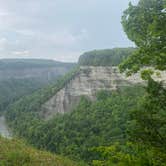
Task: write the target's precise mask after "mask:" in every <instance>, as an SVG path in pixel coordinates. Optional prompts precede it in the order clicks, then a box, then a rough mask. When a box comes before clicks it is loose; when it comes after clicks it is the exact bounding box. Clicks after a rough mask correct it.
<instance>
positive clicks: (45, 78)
mask: <svg viewBox="0 0 166 166" xmlns="http://www.w3.org/2000/svg"><path fill="white" fill-rule="evenodd" d="M74 66H75V64H73V63H62V62H56V61H53V60H38V59H1V60H0V112H3V111H5V109H6V108H7V107H8V105H9V104H11V103H13V102H14V101H16V100H17V99H19V98H20V97H23V96H25V95H28V94H31V93H32V92H34V91H35V90H37V89H40V88H42V87H44V86H47V85H49V84H52V83H54V82H55V81H56V80H57V79H58V78H59V77H60V76H63V75H64V74H65V73H66V72H68V70H71V69H72V68H73V67H74Z"/></svg>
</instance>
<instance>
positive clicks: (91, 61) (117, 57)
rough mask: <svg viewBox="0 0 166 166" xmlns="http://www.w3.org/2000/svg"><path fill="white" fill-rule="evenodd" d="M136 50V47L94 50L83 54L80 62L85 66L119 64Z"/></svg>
mask: <svg viewBox="0 0 166 166" xmlns="http://www.w3.org/2000/svg"><path fill="white" fill-rule="evenodd" d="M135 50H136V49H135V48H114V49H106V50H94V51H90V52H86V53H84V54H83V55H81V56H80V58H79V64H80V65H83V66H117V65H119V64H120V63H121V62H122V61H123V60H124V59H126V58H127V57H128V56H130V55H131V54H132V53H133V52H134V51H135Z"/></svg>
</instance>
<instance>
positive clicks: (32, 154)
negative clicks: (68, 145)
mask: <svg viewBox="0 0 166 166" xmlns="http://www.w3.org/2000/svg"><path fill="white" fill-rule="evenodd" d="M0 165H1V166H23V165H24V166H32V165H33V166H38V165H45V166H81V165H82V166H83V165H84V166H85V164H81V163H80V164H79V163H76V162H73V161H71V160H69V159H67V158H65V157H61V156H57V155H53V154H51V153H48V152H45V151H39V150H36V149H34V148H32V147H30V146H29V145H27V144H26V143H25V142H23V141H19V140H17V139H13V140H7V139H5V138H1V137H0Z"/></svg>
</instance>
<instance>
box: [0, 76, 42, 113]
mask: <svg viewBox="0 0 166 166" xmlns="http://www.w3.org/2000/svg"><path fill="white" fill-rule="evenodd" d="M44 85H45V83H43V82H42V81H39V80H36V79H7V80H3V81H0V112H4V111H5V110H6V108H7V107H8V106H9V105H10V104H12V103H14V102H15V101H16V100H18V99H19V98H20V97H23V96H25V95H28V94H31V93H32V92H34V91H35V90H37V89H39V88H41V87H43V86H44Z"/></svg>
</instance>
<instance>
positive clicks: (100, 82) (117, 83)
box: [42, 66, 166, 119]
mask: <svg viewBox="0 0 166 166" xmlns="http://www.w3.org/2000/svg"><path fill="white" fill-rule="evenodd" d="M162 78H165V81H166V72H163V73H162ZM156 79H159V80H160V79H161V78H156ZM136 83H143V80H142V79H141V78H140V75H139V74H135V75H133V76H130V77H126V76H125V74H121V73H119V70H118V68H117V67H92V66H88V67H87V66H84V67H80V71H79V73H78V75H76V76H75V78H74V79H72V80H71V81H70V82H69V83H68V84H67V85H66V86H65V87H64V88H63V89H61V90H60V91H59V92H58V93H57V94H55V96H53V97H52V98H50V99H49V100H48V101H47V102H46V103H45V104H43V106H42V116H43V117H44V118H46V119H49V118H51V117H52V116H53V115H54V114H56V113H57V112H59V113H64V112H68V111H70V110H71V109H72V108H73V107H74V106H75V105H76V104H77V103H78V101H79V99H80V97H81V96H87V97H89V98H90V99H92V100H94V99H95V94H96V92H97V91H99V90H116V89H117V88H118V87H122V86H128V85H130V84H136Z"/></svg>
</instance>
